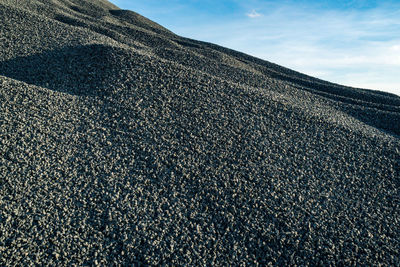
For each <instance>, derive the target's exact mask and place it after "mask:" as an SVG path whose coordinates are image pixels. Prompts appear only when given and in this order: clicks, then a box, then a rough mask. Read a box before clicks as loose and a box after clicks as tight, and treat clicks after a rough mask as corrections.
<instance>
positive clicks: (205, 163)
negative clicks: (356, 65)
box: [0, 0, 400, 266]
mask: <svg viewBox="0 0 400 267" xmlns="http://www.w3.org/2000/svg"><path fill="white" fill-rule="evenodd" d="M0 18H1V19H0V20H1V23H0V264H1V265H32V264H40V265H69V264H79V265H82V264H85V265H111V264H115V265H128V264H133V265H139V264H145V265H159V264H174V265H196V266H197V265H239V264H246V265H256V264H260V265H266V264H276V265H288V264H290V265H330V264H332V265H380V264H381V265H385V266H387V265H399V264H400V255H399V251H400V238H399V236H400V230H399V229H400V194H399V186H400V181H399V177H400V142H399V141H400V140H399V134H400V127H399V125H400V98H399V97H398V96H395V95H391V94H387V93H383V92H375V91H369V90H363V89H356V88H349V87H343V86H340V85H337V84H332V83H328V82H325V81H322V80H318V79H315V78H312V77H309V76H306V75H303V74H300V73H297V72H295V71H291V70H289V69H286V68H283V67H280V66H278V65H275V64H272V63H269V62H266V61H263V60H260V59H257V58H253V57H250V56H248V55H245V54H242V53H239V52H236V51H232V50H229V49H226V48H223V47H219V46H216V45H213V44H209V43H203V42H199V41H195V40H190V39H186V38H182V37H179V36H177V35H175V34H173V33H171V32H170V31H168V30H166V29H164V28H163V27H161V26H159V25H158V24H156V23H154V22H151V21H149V20H147V19H146V18H144V17H142V16H140V15H138V14H136V13H134V12H131V11H126V10H120V9H118V8H117V7H115V6H113V5H111V4H110V3H108V2H106V1H103V0H101V1H84V0H51V1H49V0H46V1H44V0H29V1H28V0H25V1H20V0H0Z"/></svg>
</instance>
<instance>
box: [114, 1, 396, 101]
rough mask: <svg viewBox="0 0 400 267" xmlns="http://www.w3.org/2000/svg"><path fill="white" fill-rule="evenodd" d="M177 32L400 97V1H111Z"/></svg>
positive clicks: (328, 79)
mask: <svg viewBox="0 0 400 267" xmlns="http://www.w3.org/2000/svg"><path fill="white" fill-rule="evenodd" d="M111 2H112V3H114V4H115V5H117V6H118V7H120V8H122V9H129V10H133V11H135V12H137V13H139V14H141V15H143V16H145V17H147V18H149V19H151V20H153V21H155V22H157V23H159V24H161V25H162V26H164V27H166V28H167V29H169V30H171V31H173V32H174V33H176V34H178V35H181V36H184V37H188V38H192V39H196V40H201V41H206V42H211V43H215V44H219V45H222V46H224V47H228V48H232V49H235V50H238V51H242V52H245V53H247V54H250V55H253V56H256V57H258V58H262V59H264V60H267V61H270V62H273V63H276V64H279V65H282V66H285V67H288V68H290V69H293V70H296V71H299V72H302V73H305V74H308V75H311V76H314V77H318V78H320V79H323V80H327V81H330V82H335V83H339V84H342V85H348V86H353V87H360V88H368V89H374V90H380V91H387V92H391V93H395V94H397V95H399V96H400V0H380V1H378V0H364V1H363V0H347V1H345V0H319V1H317V0H315V1H311V0H274V1H272V0H219V1H218V0H145V1H143V0H111Z"/></svg>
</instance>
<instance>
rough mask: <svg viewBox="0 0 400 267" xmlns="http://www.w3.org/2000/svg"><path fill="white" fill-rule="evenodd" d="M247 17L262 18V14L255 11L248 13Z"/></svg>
mask: <svg viewBox="0 0 400 267" xmlns="http://www.w3.org/2000/svg"><path fill="white" fill-rule="evenodd" d="M246 16H248V17H249V18H252V19H254V18H258V17H261V14H260V13H258V12H257V11H255V10H254V9H253V10H252V11H251V12H250V13H247V14H246Z"/></svg>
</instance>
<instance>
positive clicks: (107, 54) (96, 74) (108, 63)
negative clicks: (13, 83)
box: [0, 44, 127, 96]
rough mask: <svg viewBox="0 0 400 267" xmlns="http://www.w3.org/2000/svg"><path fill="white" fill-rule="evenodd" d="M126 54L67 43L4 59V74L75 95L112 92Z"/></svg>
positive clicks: (1, 64) (0, 71) (1, 69)
mask: <svg viewBox="0 0 400 267" xmlns="http://www.w3.org/2000/svg"><path fill="white" fill-rule="evenodd" d="M122 54H123V50H122V49H118V48H114V47H111V46H105V45H97V44H95V45H87V46H74V47H65V48H63V49H60V50H51V51H45V52H43V53H40V54H34V55H31V56H27V57H17V58H15V59H12V60H9V61H5V62H0V75H4V76H7V77H9V78H12V79H15V80H19V81H23V82H26V83H28V84H33V85H36V86H40V87H44V88H48V89H50V90H53V91H58V92H63V93H68V94H72V95H85V96H102V95H108V94H110V93H111V92H110V89H109V85H110V84H112V83H113V82H114V81H115V80H116V79H118V77H119V75H120V71H118V70H120V68H118V66H121V65H120V64H121V60H122V58H123V57H124V55H122ZM125 58H127V57H126V56H125Z"/></svg>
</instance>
